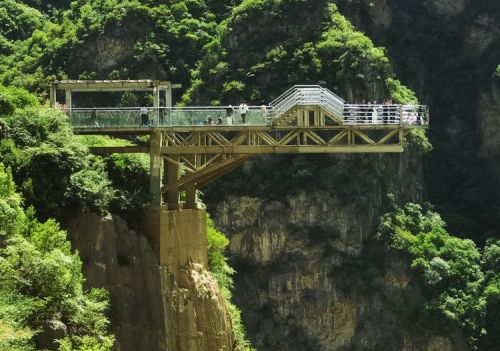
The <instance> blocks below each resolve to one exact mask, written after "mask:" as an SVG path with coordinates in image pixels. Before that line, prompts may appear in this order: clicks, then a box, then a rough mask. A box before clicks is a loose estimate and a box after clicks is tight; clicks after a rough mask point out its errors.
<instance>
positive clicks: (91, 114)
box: [90, 108, 99, 128]
mask: <svg viewBox="0 0 500 351" xmlns="http://www.w3.org/2000/svg"><path fill="white" fill-rule="evenodd" d="M90 119H91V120H92V122H93V124H94V127H96V128H99V122H98V121H97V110H96V109H95V108H94V109H92V112H91V113H90Z"/></svg>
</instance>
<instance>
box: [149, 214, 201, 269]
mask: <svg viewBox="0 0 500 351" xmlns="http://www.w3.org/2000/svg"><path fill="white" fill-rule="evenodd" d="M142 230H143V231H144V233H145V234H146V235H147V236H148V238H149V240H150V242H151V244H152V246H153V249H154V251H155V252H156V255H157V257H158V262H159V264H160V265H161V266H164V267H166V269H167V271H168V272H170V273H172V274H173V275H174V276H175V277H176V278H179V269H180V267H183V266H185V265H186V263H187V262H188V261H190V262H193V263H199V264H201V265H202V266H203V267H208V251H207V248H208V242H207V219H206V210H205V209H176V210H169V209H168V206H166V205H151V206H149V207H148V208H147V209H146V211H145V213H144V216H143V221H142Z"/></svg>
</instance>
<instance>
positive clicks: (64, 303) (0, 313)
mask: <svg viewBox="0 0 500 351" xmlns="http://www.w3.org/2000/svg"><path fill="white" fill-rule="evenodd" d="M0 210H1V211H0V243H1V248H0V349H2V350H4V349H8V350H19V351H21V350H22V351H32V350H35V347H36V348H37V349H43V348H46V347H48V346H49V345H53V344H54V342H57V341H60V342H61V348H60V349H61V350H64V351H67V350H75V351H76V350H82V351H83V350H90V349H92V350H99V351H107V350H111V346H112V344H113V337H112V336H110V335H108V334H107V333H106V328H107V325H108V323H109V322H108V320H107V318H106V317H105V316H104V311H105V310H106V308H107V305H108V302H107V301H108V297H107V293H106V291H104V290H102V289H93V290H91V291H89V292H85V291H84V290H83V287H82V285H83V282H84V279H83V276H82V273H81V265H82V264H81V261H80V258H79V256H78V253H75V252H71V246H70V243H69V241H67V239H66V233H65V232H64V231H62V230H61V229H60V227H59V224H58V223H57V222H55V221H54V220H48V221H46V222H39V221H38V220H36V219H35V216H34V211H33V210H32V209H29V210H27V211H25V210H24V209H23V208H22V198H21V196H20V195H19V194H18V193H17V192H16V191H15V185H14V181H13V178H12V175H11V173H10V171H9V170H8V169H6V168H5V166H4V165H3V164H1V163H0ZM54 335H57V337H55V338H56V339H57V340H53V338H52V337H53V336H54ZM87 345H99V348H88V347H87ZM70 346H71V347H70Z"/></svg>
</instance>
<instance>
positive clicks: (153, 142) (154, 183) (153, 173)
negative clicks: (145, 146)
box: [149, 131, 163, 205]
mask: <svg viewBox="0 0 500 351" xmlns="http://www.w3.org/2000/svg"><path fill="white" fill-rule="evenodd" d="M161 139H162V135H161V132H158V131H155V132H151V134H150V141H149V157H150V175H149V189H150V192H151V195H152V199H151V204H152V205H161V204H162V199H161V187H162V178H163V177H162V176H163V175H162V171H163V159H162V157H161Z"/></svg>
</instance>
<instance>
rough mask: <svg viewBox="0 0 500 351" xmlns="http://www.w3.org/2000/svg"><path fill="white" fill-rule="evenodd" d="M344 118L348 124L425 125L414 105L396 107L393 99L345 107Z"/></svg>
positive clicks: (348, 103) (363, 102)
mask: <svg viewBox="0 0 500 351" xmlns="http://www.w3.org/2000/svg"><path fill="white" fill-rule="evenodd" d="M343 114H344V118H345V120H346V121H347V122H348V123H358V124H364V123H370V124H379V123H381V124H399V123H403V124H405V123H406V124H423V120H422V116H421V114H420V113H419V111H418V110H417V109H416V108H415V106H412V105H396V104H394V101H393V100H392V99H385V100H384V101H383V103H379V102H377V101H373V102H371V101H368V102H367V101H365V100H362V101H361V103H358V102H356V103H354V104H352V103H350V102H349V101H346V103H345V105H344V111H343Z"/></svg>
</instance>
